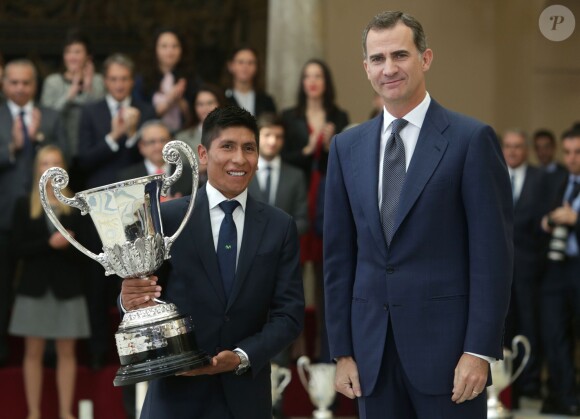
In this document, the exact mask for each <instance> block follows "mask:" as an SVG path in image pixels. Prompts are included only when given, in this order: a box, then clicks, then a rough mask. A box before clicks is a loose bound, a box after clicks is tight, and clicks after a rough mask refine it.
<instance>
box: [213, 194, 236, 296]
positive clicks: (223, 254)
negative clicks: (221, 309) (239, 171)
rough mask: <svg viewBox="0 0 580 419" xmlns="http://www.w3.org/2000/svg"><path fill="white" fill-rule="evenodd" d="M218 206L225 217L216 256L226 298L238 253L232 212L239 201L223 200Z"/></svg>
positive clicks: (229, 292) (232, 282)
mask: <svg viewBox="0 0 580 419" xmlns="http://www.w3.org/2000/svg"><path fill="white" fill-rule="evenodd" d="M219 205H220V208H221V209H222V211H223V212H224V214H225V217H224V219H223V221H222V224H221V226H220V234H219V236H218V245H217V257H218V263H219V268H220V274H221V276H222V282H223V284H224V290H225V292H226V300H227V299H229V298H230V294H231V292H232V288H233V285H234V278H235V276H236V256H237V253H238V231H237V229H236V223H235V222H234V218H233V217H232V213H233V212H234V210H235V209H236V207H237V206H238V205H240V203H239V202H238V201H235V200H232V201H223V202H221V203H220V204H219Z"/></svg>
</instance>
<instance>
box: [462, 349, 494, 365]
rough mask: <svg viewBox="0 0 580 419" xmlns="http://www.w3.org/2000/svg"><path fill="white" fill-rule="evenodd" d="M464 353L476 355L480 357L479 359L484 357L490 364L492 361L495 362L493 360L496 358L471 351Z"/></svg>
mask: <svg viewBox="0 0 580 419" xmlns="http://www.w3.org/2000/svg"><path fill="white" fill-rule="evenodd" d="M465 353H466V354H469V355H473V356H476V357H478V358H481V359H484V360H486V361H487V362H489V363H490V364H491V363H492V362H495V361H497V359H495V358H492V357H489V356H485V355H479V354H474V353H473V352H465Z"/></svg>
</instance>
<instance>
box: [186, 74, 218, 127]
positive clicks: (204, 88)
mask: <svg viewBox="0 0 580 419" xmlns="http://www.w3.org/2000/svg"><path fill="white" fill-rule="evenodd" d="M204 92H205V93H209V94H211V95H213V96H214V97H215V98H216V100H217V103H218V108H219V107H221V106H225V104H226V98H225V96H224V92H223V90H222V89H221V87H218V86H216V85H215V84H211V83H203V84H201V85H200V86H199V87H198V89H197V91H196V92H195V95H194V96H193V100H192V101H191V112H190V113H191V117H190V120H191V123H190V124H189V128H191V127H195V126H197V125H198V124H199V123H200V122H201V121H200V120H199V118H198V116H197V113H196V112H195V102H196V101H197V97H198V96H199V94H200V93H204Z"/></svg>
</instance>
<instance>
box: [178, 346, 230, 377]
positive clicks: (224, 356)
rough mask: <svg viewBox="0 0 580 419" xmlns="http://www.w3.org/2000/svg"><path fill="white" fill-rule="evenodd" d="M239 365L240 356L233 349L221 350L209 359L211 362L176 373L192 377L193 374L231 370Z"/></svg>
mask: <svg viewBox="0 0 580 419" xmlns="http://www.w3.org/2000/svg"><path fill="white" fill-rule="evenodd" d="M238 365H240V357H239V356H238V355H237V354H236V353H235V352H233V351H221V352H220V353H219V354H217V355H216V356H214V357H213V358H212V359H211V364H209V365H207V366H205V367H201V368H196V369H194V370H191V371H187V372H182V373H179V374H176V375H182V376H185V377H192V376H195V375H214V374H221V373H222V372H232V371H233V370H235V369H236V368H237V367H238Z"/></svg>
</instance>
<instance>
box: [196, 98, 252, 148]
mask: <svg viewBox="0 0 580 419" xmlns="http://www.w3.org/2000/svg"><path fill="white" fill-rule="evenodd" d="M231 127H244V128H247V129H249V130H250V131H252V132H253V133H254V138H255V139H256V144H258V141H259V132H258V126H257V125H256V118H254V116H253V115H252V114H251V113H250V112H248V111H247V110H245V109H243V108H240V107H238V106H226V107H222V108H216V109H214V110H213V111H211V112H210V113H209V115H208V116H207V117H206V118H205V120H204V121H203V126H202V130H201V144H202V145H203V146H204V147H205V148H206V149H207V150H209V148H210V146H211V143H212V141H213V140H215V139H216V138H217V137H218V136H219V135H220V133H221V132H222V130H223V129H226V128H231Z"/></svg>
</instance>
